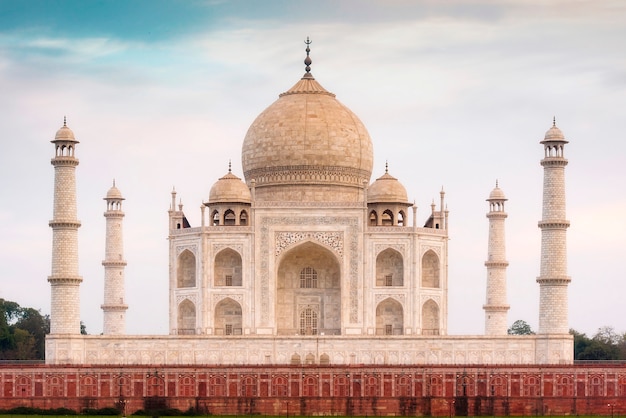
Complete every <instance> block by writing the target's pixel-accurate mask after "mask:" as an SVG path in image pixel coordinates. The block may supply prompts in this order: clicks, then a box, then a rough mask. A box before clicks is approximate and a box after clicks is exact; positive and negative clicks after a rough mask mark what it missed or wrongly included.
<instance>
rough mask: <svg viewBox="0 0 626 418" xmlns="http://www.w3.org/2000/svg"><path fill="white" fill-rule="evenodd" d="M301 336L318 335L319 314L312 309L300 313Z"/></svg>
mask: <svg viewBox="0 0 626 418" xmlns="http://www.w3.org/2000/svg"><path fill="white" fill-rule="evenodd" d="M300 335H317V312H315V311H314V310H313V309H311V308H306V309H304V310H303V311H302V312H301V313H300Z"/></svg>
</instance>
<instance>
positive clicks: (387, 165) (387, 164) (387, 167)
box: [385, 160, 389, 174]
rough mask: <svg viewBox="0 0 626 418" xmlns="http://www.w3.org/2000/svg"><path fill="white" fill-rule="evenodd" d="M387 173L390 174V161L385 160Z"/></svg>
mask: <svg viewBox="0 0 626 418" xmlns="http://www.w3.org/2000/svg"><path fill="white" fill-rule="evenodd" d="M385 174H389V162H388V161H387V160H385Z"/></svg>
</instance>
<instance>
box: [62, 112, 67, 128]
mask: <svg viewBox="0 0 626 418" xmlns="http://www.w3.org/2000/svg"><path fill="white" fill-rule="evenodd" d="M63 127H64V128H67V116H65V115H63Z"/></svg>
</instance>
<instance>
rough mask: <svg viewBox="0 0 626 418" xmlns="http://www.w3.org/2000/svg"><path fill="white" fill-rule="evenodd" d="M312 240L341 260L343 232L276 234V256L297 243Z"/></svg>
mask: <svg viewBox="0 0 626 418" xmlns="http://www.w3.org/2000/svg"><path fill="white" fill-rule="evenodd" d="M307 239H312V240H314V241H317V242H319V243H320V244H323V245H325V246H327V247H329V248H331V249H332V250H333V251H334V252H335V253H337V255H338V256H339V257H340V258H343V232H342V231H337V232H300V231H296V232H276V250H275V251H276V254H275V255H276V256H277V257H278V256H279V255H280V254H281V253H282V252H283V251H284V250H286V249H287V248H289V247H290V246H292V245H293V244H296V243H298V242H301V241H304V240H307Z"/></svg>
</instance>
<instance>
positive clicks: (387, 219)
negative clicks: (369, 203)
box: [381, 209, 393, 226]
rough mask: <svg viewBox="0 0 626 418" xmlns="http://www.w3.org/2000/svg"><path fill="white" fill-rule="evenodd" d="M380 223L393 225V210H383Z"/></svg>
mask: <svg viewBox="0 0 626 418" xmlns="http://www.w3.org/2000/svg"><path fill="white" fill-rule="evenodd" d="M381 223H382V225H383V226H393V212H392V211H391V210H390V209H387V210H386V211H384V212H383V215H382V217H381Z"/></svg>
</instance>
